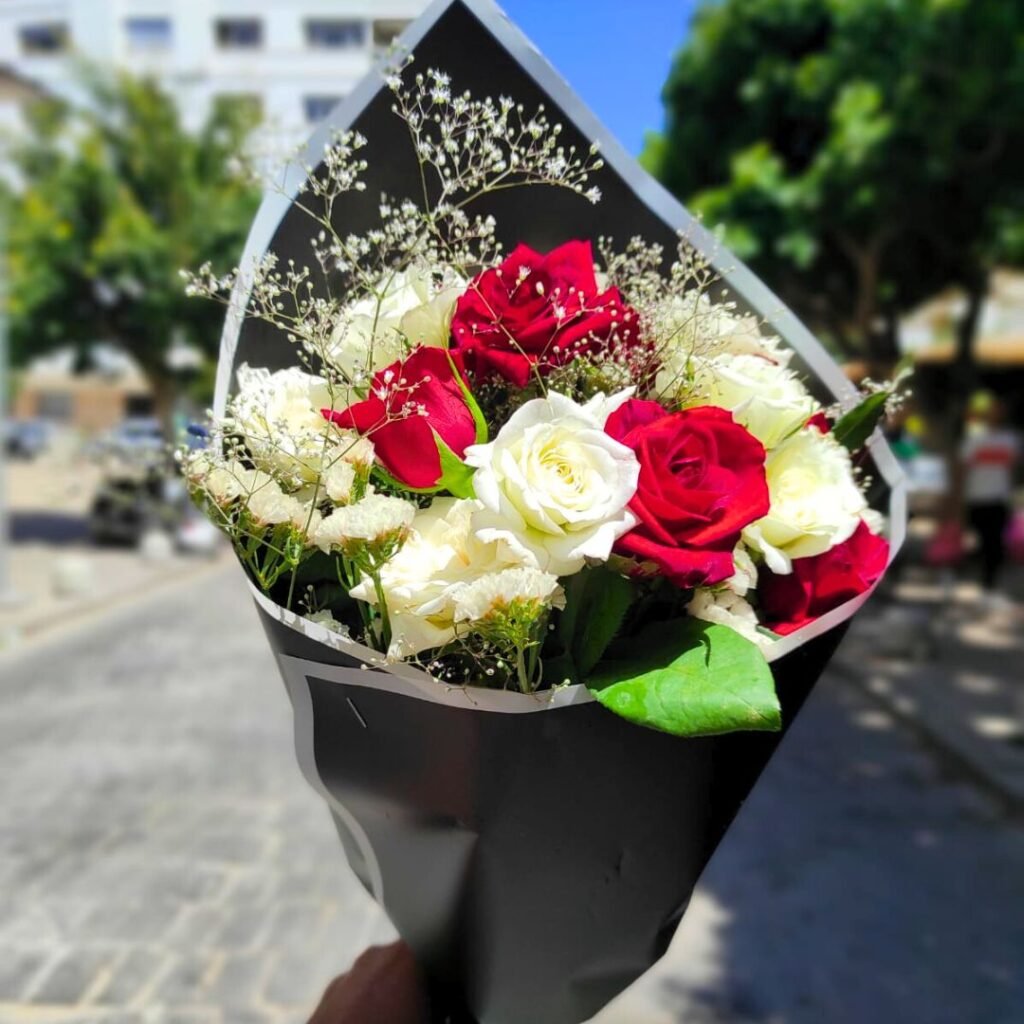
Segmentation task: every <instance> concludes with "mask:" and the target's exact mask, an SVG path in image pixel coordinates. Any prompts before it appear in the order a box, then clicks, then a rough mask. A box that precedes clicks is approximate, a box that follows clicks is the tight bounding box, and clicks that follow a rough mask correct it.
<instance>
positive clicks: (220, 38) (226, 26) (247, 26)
mask: <svg viewBox="0 0 1024 1024" xmlns="http://www.w3.org/2000/svg"><path fill="white" fill-rule="evenodd" d="M213 31H214V35H215V37H216V39H217V45H218V46H219V47H220V48H221V49H222V50H256V49H259V47H261V46H262V45H263V22H262V21H260V19H259V18H219V19H218V20H217V21H216V22H214V26H213Z"/></svg>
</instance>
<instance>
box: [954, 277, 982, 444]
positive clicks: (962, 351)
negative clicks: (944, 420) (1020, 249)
mask: <svg viewBox="0 0 1024 1024" xmlns="http://www.w3.org/2000/svg"><path fill="white" fill-rule="evenodd" d="M988 281H989V275H988V271H987V270H983V269H979V270H977V272H976V273H974V274H972V275H971V276H970V277H969V279H968V280H966V281H965V282H964V289H965V291H966V294H967V308H966V309H965V310H964V315H963V316H962V317H961V318H960V322H959V323H958V324H957V328H956V355H955V357H954V360H953V364H952V366H951V367H950V370H951V374H952V380H951V381H950V386H951V390H952V399H953V401H952V403H951V405H952V413H953V415H954V417H955V418H954V420H953V437H954V438H955V439H956V440H959V439H960V437H961V436H962V434H963V429H964V421H965V419H966V416H967V405H968V402H969V401H970V397H971V394H972V392H974V391H975V390H976V389H977V387H978V385H979V383H980V379H979V376H978V364H977V361H976V360H975V358H974V339H975V336H976V335H977V333H978V324H979V322H980V320H981V310H982V306H983V305H984V303H985V296H986V295H987V294H988Z"/></svg>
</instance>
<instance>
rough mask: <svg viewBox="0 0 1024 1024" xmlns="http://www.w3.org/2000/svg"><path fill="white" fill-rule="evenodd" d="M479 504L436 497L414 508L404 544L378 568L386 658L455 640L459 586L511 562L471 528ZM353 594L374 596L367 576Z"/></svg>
mask: <svg viewBox="0 0 1024 1024" xmlns="http://www.w3.org/2000/svg"><path fill="white" fill-rule="evenodd" d="M480 508H481V505H480V503H479V502H476V501H472V500H468V499H464V500H459V499H456V498H435V499H434V501H433V502H431V504H430V507H429V508H425V509H421V510H420V511H419V512H417V513H416V517H415V519H413V522H412V527H411V529H410V531H409V536H408V538H407V539H406V542H405V544H404V545H403V546H402V548H401V549H400V550H399V551H398V552H397V553H396V554H395V555H394V556H393V557H392V558H390V559H389V560H388V561H387V562H386V563H385V564H384V566H383V567H382V568H381V570H380V582H381V588H382V591H383V593H384V600H385V602H386V603H387V608H388V618H389V621H390V624H391V638H392V639H391V646H390V648H389V650H388V656H389V657H391V658H394V659H398V658H407V657H410V656H412V655H414V654H419V653H420V651H425V650H429V649H431V648H435V647H442V646H444V644H446V643H449V642H450V641H451V640H454V639H455V635H456V620H455V611H456V597H457V594H458V593H459V589H460V588H461V587H464V586H465V585H466V584H467V583H469V582H472V581H473V580H474V579H476V578H477V577H479V576H481V575H485V574H489V573H494V572H496V571H498V570H500V569H503V568H505V567H507V566H508V565H510V564H511V563H510V562H509V561H508V560H507V559H504V558H503V557H502V553H501V551H500V547H499V545H498V544H497V543H496V542H491V543H485V542H483V541H481V540H480V539H479V538H478V537H477V536H476V535H475V534H474V533H473V530H472V520H473V515H474V513H475V512H477V511H478V510H479V509H480ZM351 595H352V597H354V598H357V599H358V600H360V601H366V602H368V603H370V604H375V603H376V601H377V596H376V593H375V592H374V587H373V583H372V581H371V580H369V579H364V580H363V581H362V582H361V583H360V584H359V585H358V586H356V587H354V588H353V589H352V591H351Z"/></svg>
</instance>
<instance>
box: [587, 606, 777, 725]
mask: <svg viewBox="0 0 1024 1024" xmlns="http://www.w3.org/2000/svg"><path fill="white" fill-rule="evenodd" d="M631 647H632V650H633V652H634V653H633V654H632V656H630V657H628V658H623V659H616V660H610V661H606V662H604V663H603V664H602V665H601V666H600V667H599V670H598V671H597V672H596V673H594V675H593V676H592V677H591V678H590V679H589V680H588V682H587V686H588V688H589V690H590V692H591V693H592V694H593V695H594V696H595V697H596V698H597V700H598V701H600V702H601V703H602V704H603V705H604V706H605V707H606V708H608V710H609V711H614V712H615V714H617V715H621V716H622V717H623V718H625V719H628V720H629V721H630V722H635V723H636V724H637V725H646V726H648V727H649V728H652V729H660V730H661V731H662V732H668V733H672V734H673V735H675V736H715V735H718V734H720V733H726V732H734V731H737V730H758V731H764V732H777V731H778V730H779V729H781V728H782V716H781V711H780V708H779V701H778V697H777V696H776V694H775V682H774V680H773V678H772V673H771V669H770V668H769V667H768V663H767V662H766V661H765V659H764V655H763V654H762V653H761V650H760V648H759V647H758V646H757V645H756V644H754V643H751V641H749V640H747V639H746V638H744V637H742V636H740V634H739V633H737V632H736V631H735V630H732V629H729V628H728V627H727V626H719V625H714V624H711V623H707V622H701V621H700V620H699V619H679V620H676V621H673V622H668V623H664V622H662V623H657V624H655V625H652V626H649V627H648V628H647V629H646V630H644V631H643V632H641V633H640V634H639V635H638V636H637V637H636V638H635V639H634V641H633V643H632V644H631Z"/></svg>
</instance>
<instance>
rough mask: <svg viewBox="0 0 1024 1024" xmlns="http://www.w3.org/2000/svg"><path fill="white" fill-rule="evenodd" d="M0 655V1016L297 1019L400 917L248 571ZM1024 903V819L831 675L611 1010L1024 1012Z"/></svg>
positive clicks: (721, 1014) (834, 1016) (657, 1021)
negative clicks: (344, 842)
mask: <svg viewBox="0 0 1024 1024" xmlns="http://www.w3.org/2000/svg"><path fill="white" fill-rule="evenodd" d="M0 679H2V681H0V1024H29V1022H32V1024H40V1022H43V1024H49V1022H52V1024H57V1022H60V1024H186V1022H188V1024H261V1022H263V1024H277V1022H282V1024H283V1022H296V1024H301V1022H302V1021H304V1020H305V1019H306V1015H307V1013H308V1011H309V1009H310V1008H311V1006H312V1005H313V1003H314V1002H315V1001H316V999H317V998H318V996H319V994H320V992H321V991H322V989H323V987H324V985H325V983H326V982H327V980H328V979H329V978H330V977H332V976H333V975H334V974H336V973H338V971H340V970H342V969H344V967H345V966H346V965H347V963H348V962H349V961H350V960H351V959H352V958H353V957H354V956H355V955H356V953H357V952H358V951H359V950H360V949H362V948H363V947H364V946H365V945H367V944H368V943H370V942H371V941H379V940H382V939H386V938H387V937H388V935H389V934H390V932H389V929H388V925H387V924H386V922H385V921H384V920H383V919H382V917H381V915H380V913H379V912H378V911H377V910H376V908H375V907H374V906H373V905H372V903H371V901H370V900H369V898H368V897H366V896H365V895H364V894H363V893H362V891H361V890H360V889H359V887H358V885H357V884H356V883H355V881H354V880H353V879H352V877H351V876H350V875H349V873H348V871H347V869H346V868H345V867H344V865H343V863H342V860H341V857H340V854H339V849H338V844H337V839H336V838H335V836H334V833H333V829H332V827H331V824H330V820H329V817H328V815H327V813H326V811H325V810H324V809H323V808H322V807H321V806H320V805H319V803H318V799H317V798H316V797H315V796H314V794H313V793H312V791H311V790H309V789H308V787H307V785H306V783H305V782H304V781H303V780H302V779H301V776H300V775H299V772H298V769H297V767H296V765H295V760H294V754H293V752H292V749H291V737H290V709H289V707H288V703H287V700H286V698H285V695H284V690H283V687H282V685H281V683H280V681H279V679H278V678H277V675H276V670H275V669H274V666H273V663H272V661H271V659H270V656H269V654H268V652H267V649H266V647H265V643H264V640H263V638H262V636H261V634H260V632H259V627H258V625H257V622H256V618H255V615H254V613H253V611H252V609H251V607H250V605H249V601H248V598H247V597H246V595H245V593H244V590H243V588H242V586H241V583H240V580H239V578H238V574H237V573H236V572H235V571H233V570H232V571H228V572H224V573H214V574H211V575H209V576H206V577H204V578H202V579H200V580H197V581H192V582H189V583H185V584H177V585H170V586H168V587H167V588H165V589H164V590H163V591H162V592H161V593H160V594H158V595H156V596H154V597H153V598H152V599H151V600H149V601H147V602H144V603H140V604H139V605H138V606H137V607H134V608H121V609H119V610H118V611H116V612H114V613H112V614H111V616H110V617H109V618H108V619H106V620H105V621H104V622H103V623H94V624H93V625H91V626H90V627H89V628H88V629H79V630H78V631H77V632H72V631H67V632H65V633H64V634H62V635H57V636H53V637H51V638H50V639H49V640H48V641H47V642H46V643H45V645H37V646H35V647H31V648H27V649H25V650H24V651H23V652H22V653H21V654H19V655H18V656H17V657H13V656H12V657H8V658H7V660H0ZM1022 906H1024V833H1022V831H1021V829H1020V828H1019V827H1016V826H1014V825H1012V824H1011V823H1009V822H1008V821H1007V820H1005V819H1004V818H1002V817H1001V816H1000V815H999V813H998V811H997V809H996V808H995V806H994V805H993V804H990V803H989V802H988V800H987V799H986V798H985V797H983V796H981V795H980V794H979V793H978V792H977V791H976V790H974V789H972V788H970V787H969V786H967V785H966V784H964V783H963V782H962V781H959V780H958V779H957V778H956V777H954V776H951V775H950V774H949V772H948V770H947V767H946V766H944V765H943V764H942V763H940V762H939V761H937V760H935V758H934V757H933V756H932V755H931V754H929V753H926V752H924V751H923V750H922V749H920V748H918V747H917V746H916V745H915V741H914V740H913V739H912V738H911V737H910V735H909V734H908V733H905V732H903V731H902V729H901V727H900V726H899V725H898V723H896V722H894V720H893V719H891V718H889V717H888V716H887V715H886V714H885V713H884V712H883V711H882V710H880V709H879V708H877V707H875V706H873V705H871V704H868V703H866V702H865V699H864V697H863V696H862V695H861V694H860V693H859V692H858V690H857V689H856V688H854V687H849V686H846V685H844V684H842V683H841V682H834V681H832V680H825V681H824V682H823V683H822V684H821V686H819V688H818V691H817V693H816V694H815V696H814V697H813V698H812V700H811V702H810V703H809V706H808V708H807V709H806V711H805V712H804V714H803V715H802V716H801V718H800V720H799V721H798V722H797V723H796V725H795V726H794V729H793V731H792V733H791V735H790V736H789V737H788V739H787V742H786V744H785V746H784V747H783V750H782V752H781V753H780V755H779V756H778V757H777V758H776V760H775V761H774V762H773V764H772V765H771V767H770V768H769V769H768V771H767V772H766V774H765V776H764V778H763V780H762V783H761V785H760V786H759V788H758V789H757V791H756V792H755V794H754V795H753V796H752V797H751V799H750V800H749V801H748V803H747V805H746V807H745V808H744V811H743V813H742V814H741V816H740V818H739V819H738V821H737V823H736V825H735V826H734V828H733V830H732V832H731V833H730V835H729V836H728V838H727V839H726V841H725V842H724V843H723V845H722V847H721V849H720V851H719V853H718V855H717V856H716V859H715V860H714V861H713V862H712V865H711V867H710V868H709V870H708V872H707V873H706V875H705V878H704V880H703V881H702V884H701V887H700V889H699V890H698V893H697V894H696V896H695V898H694V901H693V904H692V905H691V909H690V912H689V913H688V914H687V917H686V919H685V920H684V923H683V925H682V927H681V928H680V931H679V933H678V935H677V938H676V941H675V942H674V943H673V946H672V949H671V950H670V952H669V954H668V955H667V956H666V957H665V959H664V960H663V961H662V962H661V964H659V966H658V967H657V968H656V969H655V970H654V971H652V972H651V973H650V974H649V975H648V976H647V977H646V978H645V979H644V980H643V981H641V982H640V983H639V984H638V985H637V986H635V987H634V988H633V989H632V990H630V992H628V993H627V994H626V995H625V996H624V997H622V998H620V1000H618V1001H617V1003H615V1004H613V1005H612V1006H611V1007H609V1008H608V1009H607V1010H606V1011H605V1012H604V1013H602V1014H601V1015H600V1017H599V1018H598V1020H597V1022H595V1024H669V1022H682V1021H685V1022H686V1024H726V1022H728V1024H864V1022H866V1021H872V1022H876V1021H877V1022H880V1024H889V1022H897V1021H898V1022H900V1024H918V1022H920V1024H1020V1022H1021V1020H1022V1019H1024V1018H1022V1014H1021V1011H1020V1008H1021V1006H1024V981H1022V977H1021V964H1022V963H1024V915H1022V914H1021V913H1020V909H1021V907H1022ZM522 1024H529V1022H525V1021H524V1022H522Z"/></svg>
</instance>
